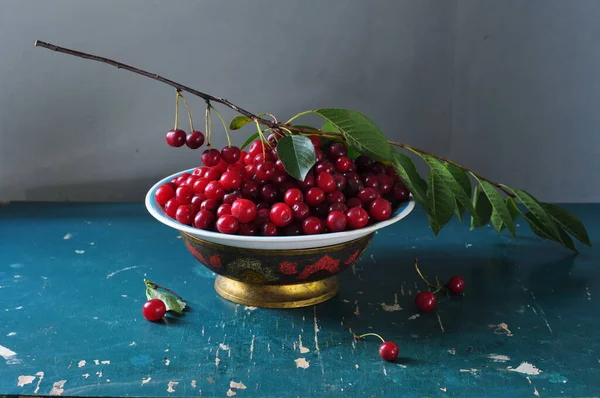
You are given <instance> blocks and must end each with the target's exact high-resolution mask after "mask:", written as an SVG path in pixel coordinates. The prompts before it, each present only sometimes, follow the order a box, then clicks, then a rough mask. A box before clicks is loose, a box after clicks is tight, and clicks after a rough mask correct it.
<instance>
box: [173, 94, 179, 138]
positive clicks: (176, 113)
mask: <svg viewBox="0 0 600 398" xmlns="http://www.w3.org/2000/svg"><path fill="white" fill-rule="evenodd" d="M179 95H180V94H179V91H177V96H176V97H175V128H174V129H173V130H177V126H178V125H179Z"/></svg>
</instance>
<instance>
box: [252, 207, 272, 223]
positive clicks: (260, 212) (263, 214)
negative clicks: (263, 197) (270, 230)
mask: <svg viewBox="0 0 600 398" xmlns="http://www.w3.org/2000/svg"><path fill="white" fill-rule="evenodd" d="M261 204H262V203H259V204H258V206H256V208H257V210H256V218H255V222H256V223H257V224H260V223H266V222H270V221H269V220H270V219H271V208H270V207H269V206H268V205H267V206H266V207H261V208H259V206H260V205H261Z"/></svg>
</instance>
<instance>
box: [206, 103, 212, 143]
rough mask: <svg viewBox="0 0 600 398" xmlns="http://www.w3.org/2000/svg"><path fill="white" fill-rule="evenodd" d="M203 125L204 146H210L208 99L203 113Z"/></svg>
mask: <svg viewBox="0 0 600 398" xmlns="http://www.w3.org/2000/svg"><path fill="white" fill-rule="evenodd" d="M204 127H205V130H206V146H207V147H208V148H210V135H211V131H210V127H211V126H210V101H206V112H205V114H204Z"/></svg>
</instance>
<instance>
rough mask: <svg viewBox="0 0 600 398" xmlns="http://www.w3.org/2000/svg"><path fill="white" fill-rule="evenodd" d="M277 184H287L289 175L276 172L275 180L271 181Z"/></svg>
mask: <svg viewBox="0 0 600 398" xmlns="http://www.w3.org/2000/svg"><path fill="white" fill-rule="evenodd" d="M271 180H272V181H273V182H274V183H275V184H277V185H281V184H283V183H284V182H286V181H287V180H288V174H287V173H280V172H278V171H275V175H274V176H273V178H272V179H271Z"/></svg>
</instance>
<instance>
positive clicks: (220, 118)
mask: <svg viewBox="0 0 600 398" xmlns="http://www.w3.org/2000/svg"><path fill="white" fill-rule="evenodd" d="M210 109H212V110H213V111H215V113H216V114H217V116H218V117H219V120H220V121H221V123H222V124H223V128H224V129H225V136H226V137H227V146H229V147H230V146H231V138H230V137H229V130H228V129H227V124H225V120H223V116H221V114H220V113H219V111H218V110H217V108H215V107H214V106H212V105H211V106H210Z"/></svg>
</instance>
